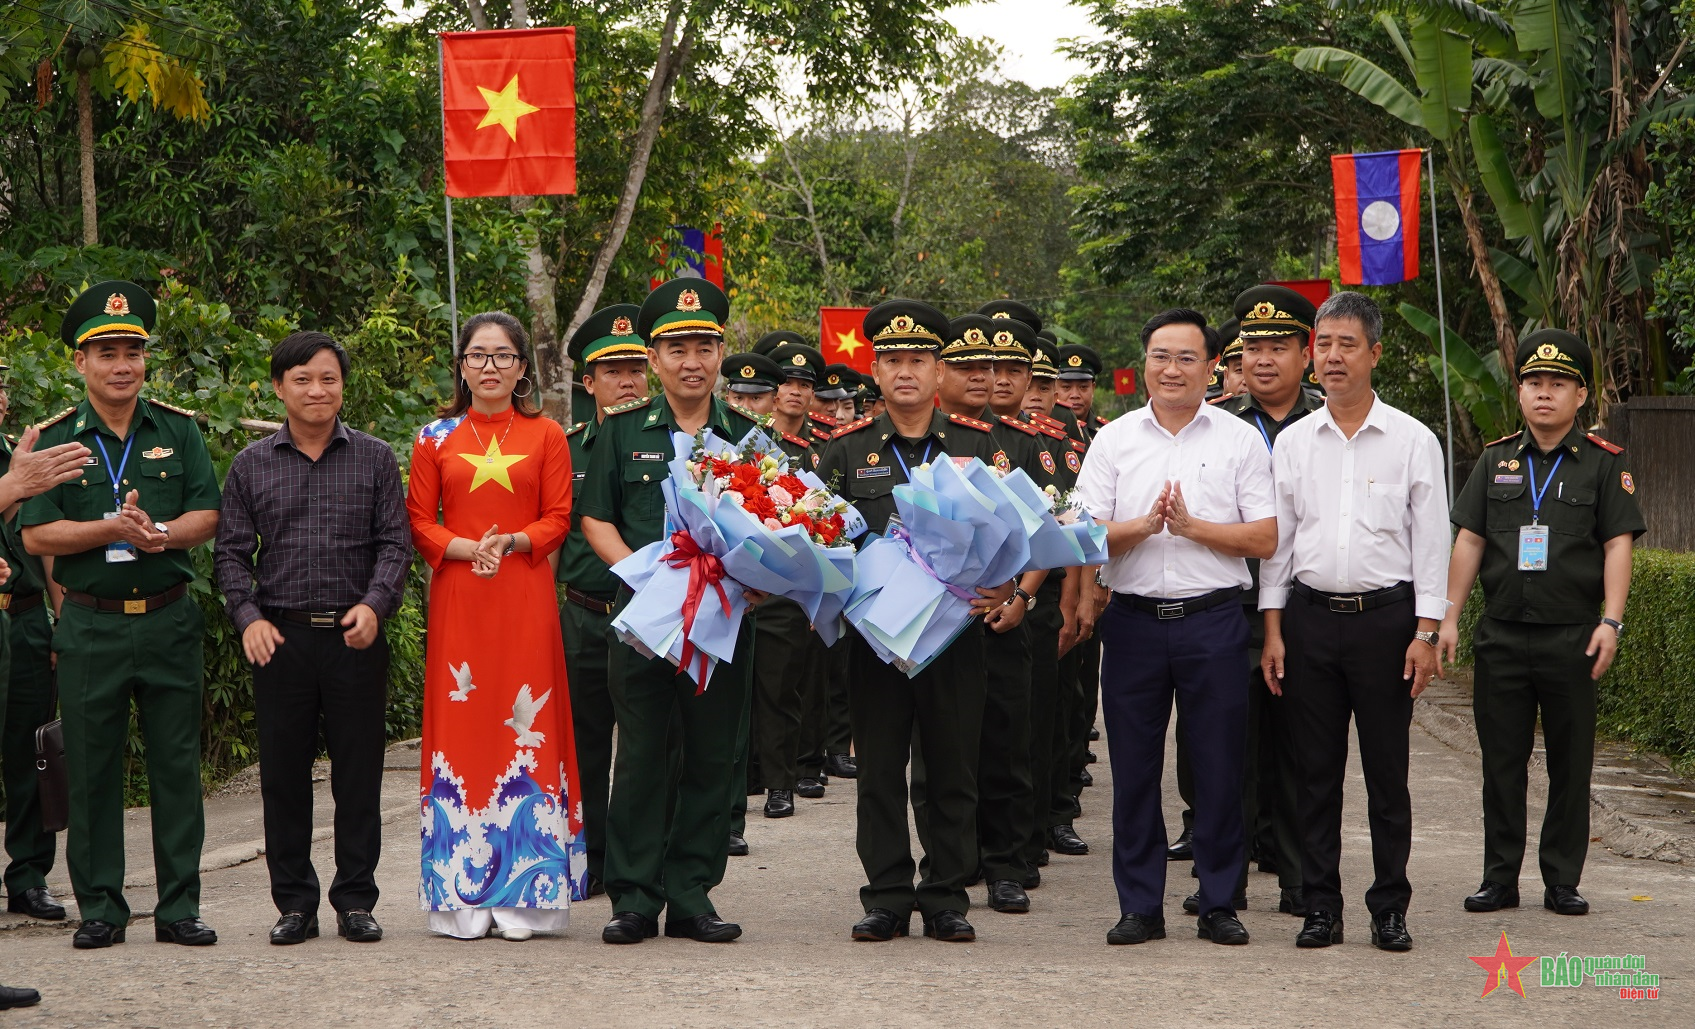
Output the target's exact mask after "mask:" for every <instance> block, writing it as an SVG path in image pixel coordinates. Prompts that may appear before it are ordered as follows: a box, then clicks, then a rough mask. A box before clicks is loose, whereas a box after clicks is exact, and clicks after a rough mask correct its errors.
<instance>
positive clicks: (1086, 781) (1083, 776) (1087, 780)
mask: <svg viewBox="0 0 1695 1029" xmlns="http://www.w3.org/2000/svg"><path fill="white" fill-rule="evenodd" d="M1077 781H1078V782H1080V783H1082V784H1083V788H1084V789H1088V788H1089V787H1090V786H1093V785H1094V784H1095V777H1094V776H1093V775H1090V774H1089V770H1088V769H1087V768H1085V769H1083V770H1082V771H1081V772H1078V773H1077Z"/></svg>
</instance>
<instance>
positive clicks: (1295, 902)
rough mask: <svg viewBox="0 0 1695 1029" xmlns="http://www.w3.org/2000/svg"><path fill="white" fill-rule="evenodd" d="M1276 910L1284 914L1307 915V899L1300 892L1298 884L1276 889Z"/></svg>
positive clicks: (1302, 916) (1303, 916) (1299, 916)
mask: <svg viewBox="0 0 1695 1029" xmlns="http://www.w3.org/2000/svg"><path fill="white" fill-rule="evenodd" d="M1277 910H1279V911H1281V912H1283V913H1284V914H1285V915H1295V916H1296V917H1298V918H1305V917H1306V916H1307V899H1306V897H1305V896H1304V895H1303V894H1302V893H1301V888H1300V887H1299V886H1291V887H1289V888H1288V889H1283V890H1279V891H1277Z"/></svg>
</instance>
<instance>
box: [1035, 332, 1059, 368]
mask: <svg viewBox="0 0 1695 1029" xmlns="http://www.w3.org/2000/svg"><path fill="white" fill-rule="evenodd" d="M1058 355H1059V340H1057V339H1054V336H1053V333H1051V332H1048V331H1046V330H1043V331H1040V332H1037V333H1036V342H1035V344H1034V345H1032V346H1031V347H1030V376H1031V378H1036V379H1057V378H1059V368H1058V366H1057V365H1055V364H1054V361H1056V360H1057V359H1058Z"/></svg>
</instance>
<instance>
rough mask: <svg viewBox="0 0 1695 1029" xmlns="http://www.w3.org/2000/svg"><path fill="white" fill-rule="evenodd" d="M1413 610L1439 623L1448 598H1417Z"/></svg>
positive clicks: (1444, 614) (1444, 611)
mask: <svg viewBox="0 0 1695 1029" xmlns="http://www.w3.org/2000/svg"><path fill="white" fill-rule="evenodd" d="M1261 594H1262V595H1263V594H1264V591H1263V590H1262V591H1261ZM1262 606H1263V605H1262ZM1413 610H1414V613H1416V614H1417V615H1418V617H1420V618H1429V619H1432V620H1434V621H1438V622H1440V621H1441V620H1442V619H1443V618H1445V617H1447V615H1448V598H1447V597H1425V596H1420V597H1417V598H1415V599H1414V601H1413Z"/></svg>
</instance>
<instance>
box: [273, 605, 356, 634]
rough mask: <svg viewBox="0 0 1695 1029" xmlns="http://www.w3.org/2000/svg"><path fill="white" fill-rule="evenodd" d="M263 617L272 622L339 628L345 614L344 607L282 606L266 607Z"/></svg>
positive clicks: (317, 627) (313, 627)
mask: <svg viewBox="0 0 1695 1029" xmlns="http://www.w3.org/2000/svg"><path fill="white" fill-rule="evenodd" d="M264 612H265V617H266V618H269V619H270V620H271V621H273V622H292V623H293V624H295V625H304V626H307V627H308V628H312V629H340V628H342V627H343V626H342V624H341V620H342V618H343V617H345V616H346V615H347V610H346V609H345V608H344V609H343V610H340V611H294V610H291V609H289V608H283V607H267V608H265V609H264Z"/></svg>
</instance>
